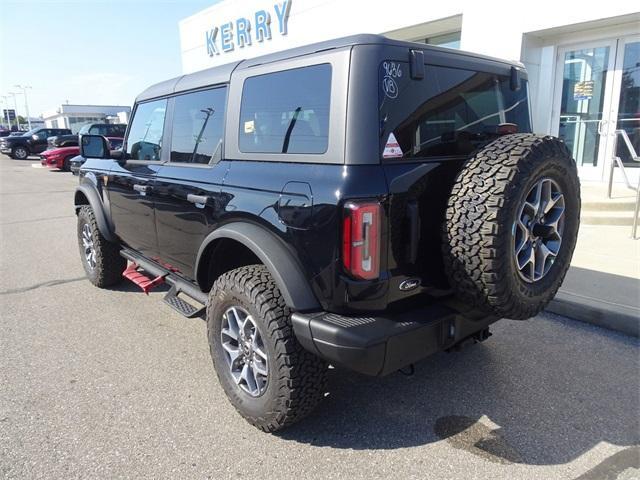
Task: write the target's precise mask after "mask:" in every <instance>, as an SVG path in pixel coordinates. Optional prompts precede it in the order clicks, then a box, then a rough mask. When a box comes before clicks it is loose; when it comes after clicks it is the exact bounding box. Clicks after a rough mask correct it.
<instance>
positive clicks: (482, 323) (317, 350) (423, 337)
mask: <svg viewBox="0 0 640 480" xmlns="http://www.w3.org/2000/svg"><path fill="white" fill-rule="evenodd" d="M291 320H292V323H293V330H294V332H295V334H296V337H297V338H298V341H299V342H300V343H301V345H302V346H303V347H304V348H305V349H307V350H309V351H310V352H312V353H314V354H316V355H318V356H320V357H322V358H324V359H326V360H327V361H329V362H330V363H334V364H338V365H341V366H344V367H346V368H349V369H351V370H355V371H356V372H359V373H363V374H365V375H374V376H381V375H387V374H389V373H392V372H394V371H396V370H399V369H401V368H403V367H406V366H407V365H410V364H412V363H414V362H417V361H419V360H422V359H423V358H425V357H427V356H429V355H431V354H434V353H436V352H439V351H441V350H445V349H448V348H451V347H453V346H455V345H456V344H458V343H460V342H462V341H463V340H466V339H468V338H470V337H472V336H473V335H474V334H476V333H478V332H481V331H483V330H485V329H486V328H487V327H488V326H489V325H491V324H492V323H494V322H495V321H497V320H498V318H497V317H493V316H489V317H487V316H484V315H480V314H478V313H477V312H472V311H465V312H461V309H459V308H454V307H452V306H447V305H444V304H434V305H429V306H426V307H423V308H420V309H417V310H413V311H411V312H403V313H400V314H389V315H385V316H370V317H364V316H359V317H351V316H342V315H336V314H333V313H327V312H314V313H294V314H293V315H292V317H291Z"/></svg>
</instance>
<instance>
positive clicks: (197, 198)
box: [187, 193, 211, 208]
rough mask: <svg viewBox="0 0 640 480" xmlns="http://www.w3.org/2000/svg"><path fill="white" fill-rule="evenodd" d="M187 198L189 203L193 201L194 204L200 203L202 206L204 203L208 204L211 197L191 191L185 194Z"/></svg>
mask: <svg viewBox="0 0 640 480" xmlns="http://www.w3.org/2000/svg"><path fill="white" fill-rule="evenodd" d="M187 200H188V201H189V202H191V203H195V204H196V206H199V205H202V207H204V206H205V205H208V204H209V202H210V201H211V197H209V196H207V195H194V194H193V193H190V194H188V195H187ZM202 207H200V208H202Z"/></svg>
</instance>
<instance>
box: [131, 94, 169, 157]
mask: <svg viewBox="0 0 640 480" xmlns="http://www.w3.org/2000/svg"><path fill="white" fill-rule="evenodd" d="M166 111H167V100H166V99H163V100H155V101H153V102H146V103H140V104H138V107H137V108H136V111H135V113H134V115H133V120H132V121H131V128H130V129H129V136H128V137H127V157H128V158H130V159H132V160H149V161H157V160H160V154H161V151H162V132H163V131H164V116H165V113H166Z"/></svg>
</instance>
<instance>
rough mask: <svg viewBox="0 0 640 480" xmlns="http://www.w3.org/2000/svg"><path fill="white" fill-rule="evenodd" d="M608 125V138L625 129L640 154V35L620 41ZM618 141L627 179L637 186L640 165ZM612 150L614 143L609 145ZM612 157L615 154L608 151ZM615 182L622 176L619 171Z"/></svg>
mask: <svg viewBox="0 0 640 480" xmlns="http://www.w3.org/2000/svg"><path fill="white" fill-rule="evenodd" d="M613 100H614V101H613V104H612V109H611V120H610V122H609V123H610V124H609V135H610V137H611V138H612V139H613V136H614V135H615V133H614V132H615V131H616V129H619V130H624V131H625V132H626V133H627V135H628V136H629V139H630V140H631V144H632V145H633V147H634V148H635V150H636V153H640V36H638V35H635V36H631V37H624V38H620V39H619V40H618V52H617V55H616V68H615V76H614V93H613ZM623 143H624V142H623V140H622V139H621V138H618V148H617V152H616V154H617V156H619V157H620V159H621V160H622V161H623V163H624V166H625V170H626V172H627V177H629V179H630V180H631V181H632V183H633V184H634V185H635V184H637V181H638V172H639V169H640V164H639V163H638V162H634V161H632V160H631V157H630V155H629V150H628V149H627V147H626V146H624V145H623ZM610 144H611V147H610V148H611V149H612V148H613V142H610ZM609 153H610V157H611V156H613V151H611V152H609ZM616 175H617V176H616V178H615V179H616V180H618V181H620V180H621V174H620V172H619V171H616Z"/></svg>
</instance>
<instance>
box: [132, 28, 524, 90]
mask: <svg viewBox="0 0 640 480" xmlns="http://www.w3.org/2000/svg"><path fill="white" fill-rule="evenodd" d="M355 45H385V46H395V47H404V48H410V49H414V50H426V51H429V50H431V51H434V52H438V53H443V52H446V53H447V54H450V55H455V56H466V57H472V58H474V59H480V60H487V61H492V62H499V63H505V64H508V65H516V66H518V67H522V64H520V63H519V62H510V61H506V60H503V59H499V58H494V57H489V56H486V55H481V54H477V53H471V52H465V51H462V50H456V49H452V48H445V47H438V46H435V45H427V44H425V43H415V42H405V41H402V40H393V39H391V38H387V37H385V36H384V35H374V34H359V35H350V36H348V37H342V38H336V39H333V40H326V41H323V42H317V43H312V44H309V45H304V46H301V47H295V48H290V49H287V50H282V51H280V52H275V53H270V54H267V55H261V56H259V57H255V58H250V59H247V60H239V61H236V62H231V63H226V64H224V65H218V66H215V67H211V68H207V69H204V70H200V71H197V72H194V73H189V74H186V75H180V76H178V77H175V78H171V79H169V80H165V81H163V82H160V83H156V84H155V85H152V86H150V87H149V88H147V89H146V90H144V91H143V92H142V93H141V94H140V95H138V97H137V98H136V102H141V101H145V100H150V99H152V98H157V97H162V96H165V95H171V94H176V93H180V92H186V91H188V90H193V89H196V88H202V87H207V86H211V85H216V84H221V83H228V82H229V81H230V80H231V75H232V73H233V72H234V70H236V69H245V68H251V67H254V66H256V65H263V64H266V63H272V62H277V61H282V60H288V59H290V58H295V57H301V56H304V55H311V54H314V53H318V52H323V51H326V50H336V49H340V48H347V47H352V46H355Z"/></svg>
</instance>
